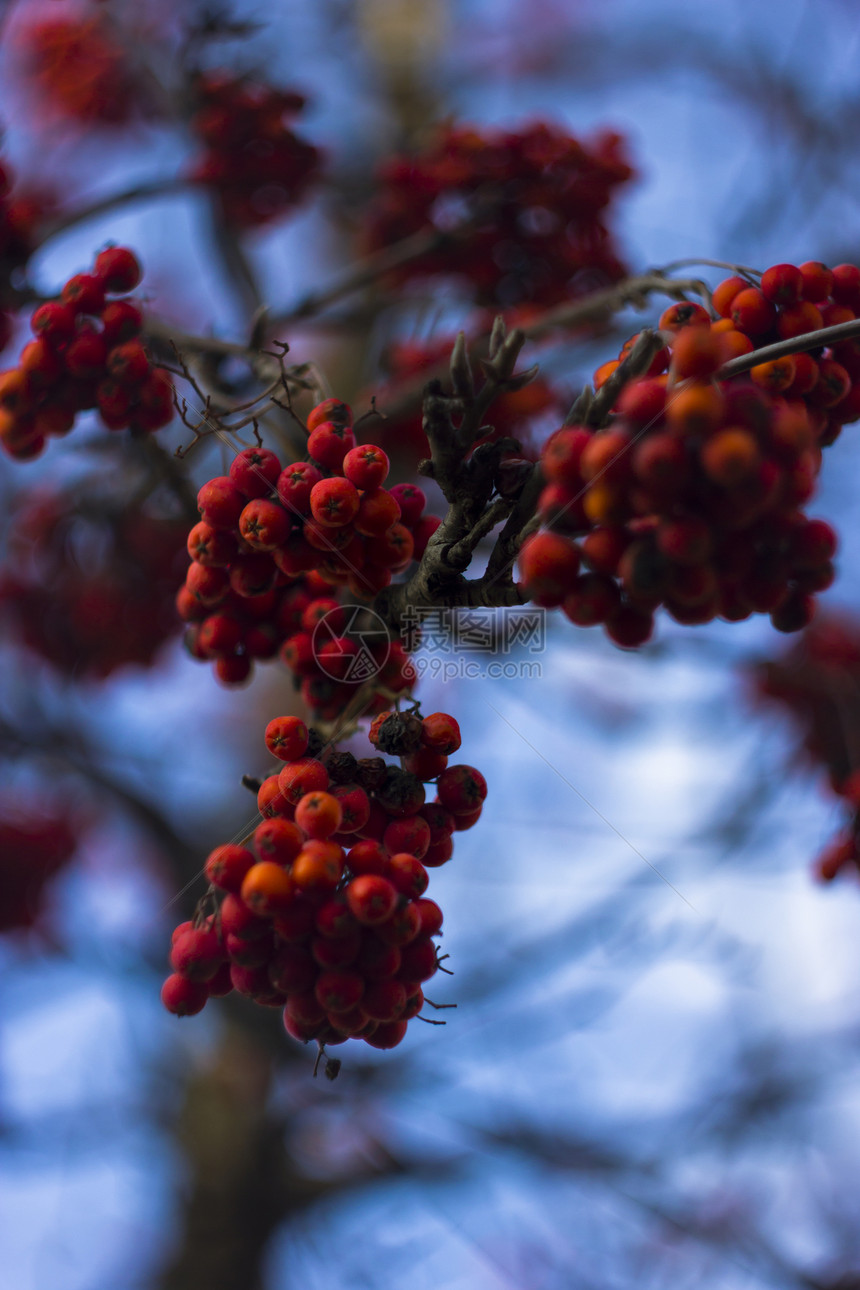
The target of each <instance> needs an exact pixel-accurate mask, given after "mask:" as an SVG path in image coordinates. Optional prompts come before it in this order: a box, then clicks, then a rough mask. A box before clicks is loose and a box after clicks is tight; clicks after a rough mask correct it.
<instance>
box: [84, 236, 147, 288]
mask: <svg viewBox="0 0 860 1290" xmlns="http://www.w3.org/2000/svg"><path fill="white" fill-rule="evenodd" d="M95 272H96V276H97V277H99V278H101V280H102V282H103V283H104V286H105V290H106V291H109V292H111V294H112V295H121V294H122V293H123V292H125V291H133V290H134V288H135V287H136V286H137V285H138V283H139V282H140V280H141V277H142V276H143V274H142V272H141V268H140V263H139V261H138V259H137V256H136V255H135V254H134V252H133V251H130V250H129V249H128V247H127V246H109V247H107V248H106V249H105V250H104V251H100V252H99V254H98V255H97V256H96V263H95Z"/></svg>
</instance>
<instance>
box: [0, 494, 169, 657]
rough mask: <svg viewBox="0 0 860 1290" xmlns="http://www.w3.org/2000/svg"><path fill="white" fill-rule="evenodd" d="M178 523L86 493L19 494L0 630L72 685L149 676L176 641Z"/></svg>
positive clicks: (0, 574)
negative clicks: (128, 668) (120, 674)
mask: <svg viewBox="0 0 860 1290" xmlns="http://www.w3.org/2000/svg"><path fill="white" fill-rule="evenodd" d="M184 539H185V532H184V529H183V526H182V524H181V522H180V521H179V520H176V519H173V518H170V517H169V516H166V515H164V514H163V513H161V512H159V511H158V510H156V509H155V508H154V507H153V506H152V505H150V504H145V503H139V502H129V501H126V503H125V504H123V503H122V501H121V500H120V501H118V499H117V498H116V497H113V496H112V497H106V496H105V495H104V494H100V493H95V492H93V491H92V490H86V491H85V490H84V489H83V488H82V487H81V484H80V482H77V483H76V485H75V489H74V491H73V492H67V493H63V492H59V491H56V492H54V491H50V492H46V491H44V490H40V491H38V492H34V493H30V494H25V495H24V496H23V497H22V498H21V499H20V500H19V501H18V502H17V504H16V506H15V508H14V511H13V514H12V517H11V522H10V525H9V532H8V552H7V556H6V560H5V562H4V566H3V567H2V569H0V624H2V626H3V628H4V629H5V630H8V631H9V633H10V635H12V636H13V637H14V638H16V639H17V640H19V641H20V642H22V643H23V644H24V645H25V646H26V647H27V648H28V649H30V650H32V651H33V652H34V653H36V654H38V655H40V656H41V657H42V658H44V659H45V660H46V661H47V662H49V663H50V664H51V665H52V667H54V668H56V669H57V670H58V671H60V672H63V673H65V674H66V675H68V676H72V675H74V676H76V677H78V678H82V677H84V676H87V677H97V678H104V677H106V676H109V675H110V674H111V673H112V672H113V671H115V670H116V668H118V667H122V666H125V665H126V664H129V663H133V664H138V665H140V666H148V665H149V664H150V663H151V662H152V660H153V658H154V656H155V653H156V651H157V650H158V649H159V647H160V646H161V645H163V644H164V642H165V641H166V640H168V639H169V638H170V637H171V636H173V635H174V634H175V632H176V618H175V613H174V608H173V604H174V593H175V589H176V579H177V576H178V575H179V571H180V570H181V568H182V564H183V555H184Z"/></svg>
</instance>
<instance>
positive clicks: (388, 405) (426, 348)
mask: <svg viewBox="0 0 860 1290" xmlns="http://www.w3.org/2000/svg"><path fill="white" fill-rule="evenodd" d="M453 344H454V337H453V336H451V337H446V338H445V339H444V340H440V341H437V340H434V341H433V342H432V343H429V344H418V343H417V342H415V341H410V342H398V343H396V344H394V345H391V346H390V347H389V348H388V349H387V350H386V353H385V355H384V357H383V367H384V369H385V371H386V375H387V378H388V380H387V382H386V384H385V385H384V386H383V387H382V388H377V389H376V400H377V403H378V405H379V407H380V409H381V410H382V411H383V412H384V413H385V420H384V421H382V422H380V424H379V426H378V427H375V428H374V433H375V434H377V436H378V437H379V439H380V441H381V443H382V446H383V448H385V450H386V451H387V452H388V453H390V455H391V456H392V457H395V458H396V460H397V461H398V463H399V464H400V465H401V466H402V468H403V469H405V470H414V469H415V466H416V465H417V463H418V462H419V461H420V460H421V459H422V458H423V457H429V455H430V445H429V443H428V442H427V436H426V435H425V433H424V429H423V426H422V418H421V409H420V392H421V391H420V388H418V385H417V381H418V378H420V377H421V375H422V374H423V373H425V372H427V371H428V369H431V368H434V367H437V366H438V365H439V364H441V363H445V362H447V360H448V359H449V358H450V356H451V350H452V347H453ZM443 385H444V382H443ZM408 392H411V394H412V404H413V409H414V410H412V411H409V412H406V413H405V414H403V415H398V414H397V412H396V411H394V409H396V408H397V406H398V405H399V404H401V403H403V401H404V397H406V398H408ZM562 403H563V400H562V399H561V398H560V396H559V393H558V391H557V390H554V389H553V387H552V386H551V385H550V383H549V382H548V381H547V380H545V379H544V377H542V376H538V377H536V378H535V380H533V381H530V382H529V383H528V385H524V386H523V388H522V389H521V390H506V391H503V392H502V393H501V394H499V395H498V396H497V397H496V398H495V399H494V400H493V411H492V419H493V431H492V433H491V434H488V435H487V438H486V440H478V441H477V442H478V443H484V442H488V441H489V440H492V439H503V438H513V439H517V440H519V441H520V442H521V443H524V444H525V451H526V452H527V453H528V452H530V451H531V452H533V456H537V451H538V447H539V444H540V438H539V437H536V436H535V431H534V422H535V421H538V422H539V421H541V420H549V419H550V418H552V419H556V418H558V416H559V415H560V414H561V413H563V407H562ZM567 403H568V406H569V403H570V400H569V399H568V401H567ZM531 445H533V448H532V447H531Z"/></svg>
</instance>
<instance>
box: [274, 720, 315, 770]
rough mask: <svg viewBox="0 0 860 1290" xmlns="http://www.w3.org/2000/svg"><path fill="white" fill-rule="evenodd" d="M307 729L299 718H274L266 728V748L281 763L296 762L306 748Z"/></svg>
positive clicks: (302, 755)
mask: <svg viewBox="0 0 860 1290" xmlns="http://www.w3.org/2000/svg"><path fill="white" fill-rule="evenodd" d="M308 737H309V736H308V728H307V726H306V725H305V723H304V722H303V721H302V720H301V718H300V717H275V718H274V719H273V720H272V721H270V722H269V724H268V725H267V726H266V733H265V740H266V747H267V748H268V750H269V752H270V753H271V754H272V756H273V757H277V758H279V759H280V760H281V761H298V760H299V758H300V757H304V755H305V752H306V751H307V746H308Z"/></svg>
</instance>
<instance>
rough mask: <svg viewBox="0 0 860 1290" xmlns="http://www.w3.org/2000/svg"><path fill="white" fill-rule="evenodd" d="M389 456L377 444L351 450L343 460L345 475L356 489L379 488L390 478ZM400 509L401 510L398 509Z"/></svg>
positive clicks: (363, 445)
mask: <svg viewBox="0 0 860 1290" xmlns="http://www.w3.org/2000/svg"><path fill="white" fill-rule="evenodd" d="M389 467H390V463H389V461H388V457H387V455H386V454H385V453H384V452H383V451H382V449H381V448H377V446H376V445H375V444H372V443H364V444H360V445H359V446H358V447H357V448H350V450H349V452H348V453H347V454H346V456H345V457H344V459H343V473H344V475H345V476H346V478H347V479H348V480H349V481H350V483H351V484H355V487H356V488H361V489H365V490H366V489H371V488H379V487H380V486H381V485H382V484H384V483H385V480H386V478H387V477H388V471H389ZM398 509H399V508H398Z"/></svg>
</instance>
